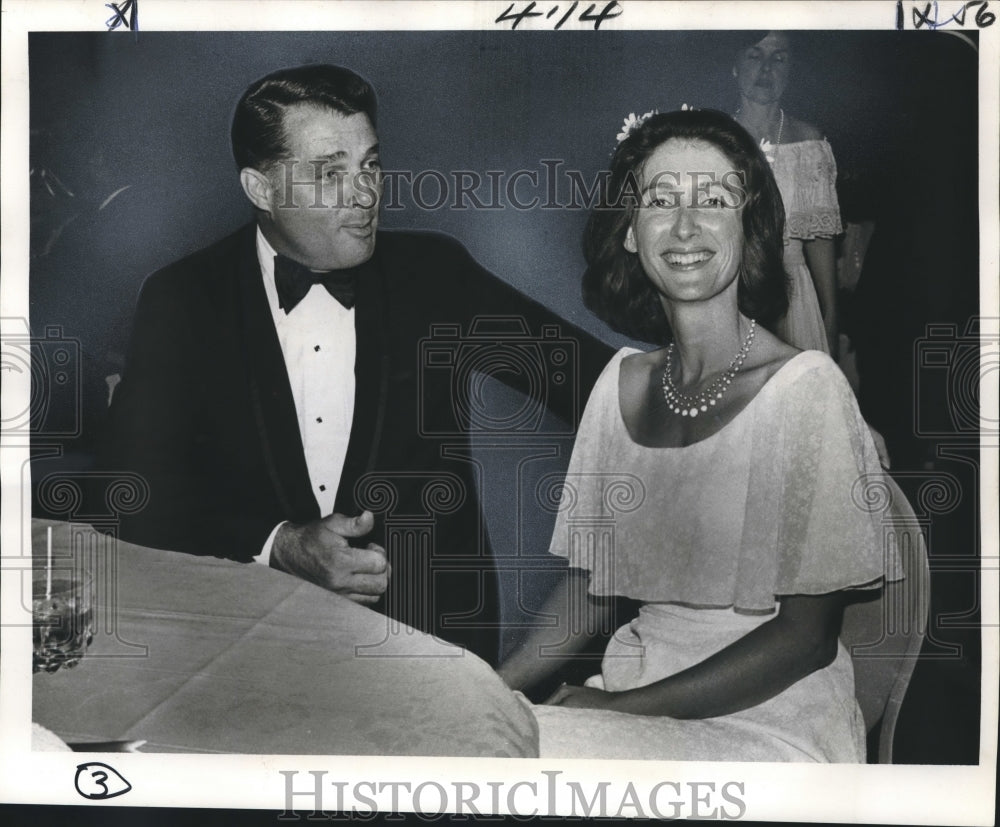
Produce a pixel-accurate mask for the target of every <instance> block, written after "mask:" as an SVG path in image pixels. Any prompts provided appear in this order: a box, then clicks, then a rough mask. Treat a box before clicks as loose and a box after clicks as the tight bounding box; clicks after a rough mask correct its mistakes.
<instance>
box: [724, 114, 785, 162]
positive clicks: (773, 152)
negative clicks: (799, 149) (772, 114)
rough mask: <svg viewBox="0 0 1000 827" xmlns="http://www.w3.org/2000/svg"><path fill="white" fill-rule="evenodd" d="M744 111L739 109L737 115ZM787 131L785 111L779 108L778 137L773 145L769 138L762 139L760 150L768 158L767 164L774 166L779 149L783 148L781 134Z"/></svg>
mask: <svg viewBox="0 0 1000 827" xmlns="http://www.w3.org/2000/svg"><path fill="white" fill-rule="evenodd" d="M742 111H743V108H742V107H739V108H737V110H736V114H737V115H739V114H740V112H742ZM784 131H785V110H784V109H782V108H781V107H778V135H777V137H776V138H775V140H774V143H773V144H772V143H771V142H770V141H769V140H768V139H767V138H761V139H760V149H761V152H763V153H764V157H765V158H767V162H768V163H769V164H770V165H771V166H774V159H775V158H776V157H777V155H778V147H779V146H781V133H782V132H784Z"/></svg>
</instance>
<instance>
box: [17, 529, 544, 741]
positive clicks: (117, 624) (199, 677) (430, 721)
mask: <svg viewBox="0 0 1000 827" xmlns="http://www.w3.org/2000/svg"><path fill="white" fill-rule="evenodd" d="M49 527H51V528H52V529H53V531H52V537H53V540H52V546H53V552H52V553H53V557H54V559H56V560H57V561H58V560H65V559H70V556H71V554H74V553H75V554H76V557H77V559H80V558H81V557H83V558H85V559H86V560H87V564H88V566H89V567H90V568H91V569H92V570H93V574H94V595H95V609H96V610H95V615H94V618H95V624H96V628H95V635H94V640H93V642H92V644H91V646H90V649H89V651H88V653H87V656H86V657H85V658H84V659H83V661H82V662H81V663H80V664H79V665H78V666H76V667H74V668H71V669H66V668H64V669H60V670H59V671H58V672H56V673H54V674H46V673H39V674H36V675H35V676H34V679H33V710H32V718H33V720H34V721H35V722H36V723H38V724H40V725H41V726H43V727H45V728H47V729H49V730H51V731H53V732H54V733H56V734H57V735H58V736H59V737H61V738H62V739H63V740H65V741H67V742H77V743H79V742H88V741H112V740H133V739H136V740H139V739H141V740H144V741H145V742H146V744H145V745H144V746H143V747H142V751H144V752H212V753H260V754H314V755H446V756H487V757H491V756H497V757H532V756H535V755H537V729H536V726H535V723H534V719H533V718H532V716H531V714H530V712H529V711H528V710H527V709H526V708H525V707H524V706H523V705H522V704H521V703H520V702H519V701H518V700H517V698H516V697H515V696H514V694H513V693H511V692H510V691H509V690H508V689H507V688H506V686H505V685H504V684H503V682H502V681H501V680H500V679H499V678H498V677H497V675H496V674H495V673H494V672H493V670H492V669H491V668H490V667H489V666H488V665H487V664H486V663H485V662H483V661H482V660H480V659H479V658H477V657H476V656H475V655H472V654H470V653H468V652H465V651H464V650H461V649H458V648H457V647H454V646H451V645H449V644H446V643H444V642H442V641H440V640H438V639H436V638H433V637H431V636H430V635H427V634H424V633H421V632H417V631H415V630H413V629H411V628H409V627H407V626H403V625H401V624H397V623H395V622H393V621H390V620H389V619H388V618H386V617H385V616H384V615H381V614H379V613H377V612H374V611H372V610H371V609H368V608H366V607H364V606H361V605H359V604H356V603H353V602H351V601H349V600H347V599H346V598H343V597H340V596H338V595H335V594H333V593H330V592H328V591H325V590H323V589H321V588H319V587H317V586H314V585H312V584H310V583H306V582H304V581H302V580H299V579H296V578H294V577H291V576H289V575H286V574H283V573H281V572H278V571H276V570H274V569H270V568H268V567H266V566H262V565H258V564H240V563H234V562H231V561H228V560H223V559H219V558H215V557H194V556H190V555H185V554H179V553H175V552H170V551H162V550H156V549H149V548H143V547H140V546H136V545H131V544H128V543H124V542H121V541H117V540H115V539H114V538H112V537H109V536H107V535H104V534H101V533H98V532H95V531H94V530H93V529H92V528H90V527H89V526H85V525H79V524H69V523H54V522H49V521H42V520H36V521H34V523H33V532H32V533H33V545H34V554H35V556H36V557H38V556H39V555H40V554H41V555H44V554H46V535H47V533H46V529H47V528H49Z"/></svg>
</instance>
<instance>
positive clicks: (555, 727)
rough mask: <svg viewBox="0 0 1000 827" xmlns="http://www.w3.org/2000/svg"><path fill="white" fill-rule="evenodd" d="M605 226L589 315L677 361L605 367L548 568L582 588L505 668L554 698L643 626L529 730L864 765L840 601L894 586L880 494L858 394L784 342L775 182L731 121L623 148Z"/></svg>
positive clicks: (607, 751) (653, 128)
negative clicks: (611, 620)
mask: <svg viewBox="0 0 1000 827" xmlns="http://www.w3.org/2000/svg"><path fill="white" fill-rule="evenodd" d="M608 195H609V203H610V205H611V208H607V207H603V208H602V207H599V208H597V209H595V211H594V212H593V213H592V215H591V219H590V223H589V224H588V228H587V234H586V236H585V251H586V254H587V261H588V270H587V272H586V274H585V276H584V298H585V301H586V302H587V304H588V306H589V307H590V308H591V309H592V310H594V311H595V312H596V313H597V314H598V315H599V316H601V317H602V318H603V319H604V320H605V321H607V322H609V323H610V324H611V325H612V326H613V327H615V328H616V329H618V330H621V331H622V332H625V333H628V334H629V335H631V336H633V337H635V338H639V339H643V340H645V341H651V342H656V343H661V344H667V346H666V347H663V348H660V349H658V350H654V351H651V352H648V353H644V352H640V351H637V350H634V349H631V348H626V349H623V350H622V351H620V352H619V353H618V354H617V355H616V356H615V357H614V358H613V359H612V361H611V362H610V363H609V365H608V367H607V368H606V369H605V371H604V374H603V375H602V377H601V379H600V380H599V381H598V383H597V386H596V387H595V389H594V391H593V393H592V395H591V398H590V400H589V402H588V404H587V409H586V412H585V413H584V416H583V420H582V422H581V425H580V429H579V432H578V436H577V441H576V445H575V447H574V451H573V457H572V460H571V462H570V467H569V471H568V473H567V476H566V482H565V486H564V489H563V496H562V499H561V502H560V507H559V514H558V517H557V521H556V528H555V532H554V534H553V539H552V545H551V548H550V551H551V552H552V553H554V554H557V555H560V556H563V557H566V558H568V563H569V575H568V578H567V587H566V588H565V589H557V590H556V591H555V593H554V594H553V597H552V600H551V602H550V604H549V605H548V607H547V608H546V610H545V612H546V613H549V612H551V614H552V615H553V616H555V617H557V618H559V622H558V624H557V625H553V626H548V627H544V628H538V629H536V630H534V632H533V634H532V635H530V636H529V638H528V640H527V641H526V642H525V644H524V645H523V646H522V647H521V648H520V649H518V650H517V651H516V652H514V653H513V655H512V656H511V657H510V658H509V659H508V660H507V661H506V662H505V663H504V664H503V666H502V667H501V669H500V672H501V675H502V676H503V677H504V679H505V680H506V681H507V682H508V684H509V685H510V686H512V687H514V688H519V689H521V688H523V689H528V688H530V687H531V686H532V685H534V684H537V683H538V682H540V681H541V680H543V679H544V678H545V677H546V676H547V675H549V674H551V673H552V672H553V671H554V670H555V669H557V668H558V667H559V666H560V665H561V664H562V663H563V659H564V657H565V656H567V655H569V654H570V653H572V652H574V651H576V650H577V649H578V648H579V646H580V645H581V644H582V642H583V641H585V640H586V639H587V635H588V630H591V629H595V628H598V627H599V626H600V625H601V623H600V619H601V617H602V616H603V614H604V612H605V611H606V610H607V605H608V602H609V600H610V597H611V596H615V595H619V596H625V597H629V598H632V599H634V600H638V601H640V602H641V603H642V604H643V605H642V608H641V610H640V612H639V615H638V617H636V618H635V619H634V620H633V621H632V622H631V623H630V624H628V625H627V626H625V627H622V628H621V629H619V630H618V632H617V633H616V635H615V637H614V639H613V640H612V642H611V643H610V644H609V645H608V648H607V650H606V652H605V656H604V660H603V664H602V669H601V674H600V675H597V676H594V677H593V678H591V679H589V680H588V681H587V682H586V685H584V686H568V685H563V686H562V687H560V688H559V689H558V690H557V691H556V692H555V694H554V695H552V697H551V698H549V700H548V701H547V702H546V704H545V705H539V706H535V707H533V710H534V713H535V716H536V719H537V721H538V724H539V732H540V748H541V754H542V756H543V757H599V758H658V759H676V760H760V761H775V760H783V761H851V762H853V761H864V759H865V748H864V728H863V725H862V721H861V716H860V712H859V710H858V707H857V703H856V701H855V698H854V680H853V671H852V666H851V660H850V657H849V655H848V653H847V652H846V650H845V649H844V646H843V645H842V644H841V643H840V642H839V638H838V635H839V630H840V624H841V619H842V614H843V607H844V603H845V600H846V599H848V595H849V592H850V591H851V590H853V589H859V588H865V589H868V588H880V587H881V584H882V583H883V582H884V580H885V579H886V578H888V579H897V578H898V564H897V561H896V560H895V558H894V557H892V556H889V557H888V558H885V557H884V549H883V534H882V528H881V525H880V521H879V519H878V517H877V515H873V514H871V513H870V512H868V511H867V510H866V509H865V508H864V507H863V504H862V503H859V502H857V500H856V491H857V483H858V481H859V479H865V478H869V477H870V475H874V476H875V477H878V478H881V475H882V472H881V469H880V466H879V463H878V458H877V454H876V451H875V447H874V445H873V444H872V441H871V438H870V436H869V434H868V429H867V427H866V426H865V424H864V422H863V420H862V418H861V416H860V414H859V413H858V409H857V405H856V403H855V400H854V397H853V395H852V393H851V391H850V388H849V387H848V385H847V382H846V380H845V379H844V377H843V374H842V373H841V372H840V371H839V369H838V368H837V367H836V365H835V364H834V363H833V362H832V361H831V360H830V358H829V357H828V356H827V355H825V354H823V353H819V352H816V351H808V352H802V351H800V350H798V349H796V348H794V347H792V346H790V345H789V344H787V343H786V342H784V341H782V340H781V339H780V338H778V336H776V335H774V334H773V333H772V332H771V331H770V330H768V327H769V326H770V325H771V324H772V323H773V322H774V321H775V320H776V319H778V318H780V317H781V316H782V315H783V313H784V310H785V307H786V301H787V300H786V293H785V285H786V280H785V276H784V272H783V270H782V265H781V251H782V223H783V213H782V209H781V202H780V196H779V194H778V190H777V186H776V184H775V182H774V178H773V176H772V174H771V171H770V168H769V166H768V163H767V161H766V160H765V159H764V156H763V154H762V153H761V151H760V149H759V148H758V146H757V143H756V141H755V140H754V139H753V138H751V137H750V136H749V135H748V134H747V133H746V132H745V131H744V130H743V129H742V128H741V127H740V126H739V125H738V124H736V122H735V121H733V120H732V119H731V118H730V117H729V116H727V115H725V114H723V113H721V112H713V111H708V110H704V111H695V110H691V111H682V112H672V113H667V114H662V115H653V116H652V117H648V118H647V119H646V120H644V121H642V122H640V123H639V124H637V125H633V126H632V127H631V129H630V130H627V131H626V136H625V137H624V139H623V140H622V141H621V143H620V145H619V147H618V149H617V150H616V152H615V155H614V158H613V160H612V165H611V175H610V178H609V192H608Z"/></svg>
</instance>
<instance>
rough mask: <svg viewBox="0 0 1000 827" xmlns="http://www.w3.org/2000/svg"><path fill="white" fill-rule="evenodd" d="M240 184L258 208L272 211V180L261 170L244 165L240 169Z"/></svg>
mask: <svg viewBox="0 0 1000 827" xmlns="http://www.w3.org/2000/svg"><path fill="white" fill-rule="evenodd" d="M240 186H242V187H243V192H244V193H245V194H246V197H247V198H249V199H250V203H251V204H253V205H254V206H255V207H256V208H257V209H258V210H263V211H264V212H267V213H269V212H271V182H270V181H269V180H268V178H267V176H266V175H265V174H264V173H263V172H261V171H260V170H256V169H254V168H253V167H244V168H243V169H241V170H240Z"/></svg>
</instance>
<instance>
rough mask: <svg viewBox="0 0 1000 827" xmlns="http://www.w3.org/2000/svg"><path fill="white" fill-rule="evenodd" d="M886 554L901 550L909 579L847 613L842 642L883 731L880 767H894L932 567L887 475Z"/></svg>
mask: <svg viewBox="0 0 1000 827" xmlns="http://www.w3.org/2000/svg"><path fill="white" fill-rule="evenodd" d="M885 485H886V486H887V489H886V490H887V498H888V499H887V505H886V508H885V511H884V513H883V528H884V531H883V542H884V543H885V546H884V549H885V552H886V554H889V553H891V552H893V551H895V552H896V553H897V554H898V556H899V559H900V561H901V563H902V568H903V575H904V576H903V579H902V580H897V581H895V582H892V583H887V584H886V585H885V586H884V587H883V588H882V589H880V590H877V591H874V592H873V593H872V594H869V595H865V596H861V597H859V599H858V600H856V601H854V602H852V603H851V604H850V605H849V606H848V607H847V608H846V609H845V611H844V624H843V627H842V629H841V634H840V639H841V641H842V642H843V643H844V645H845V646H846V647H847V651H848V652H850V654H851V659H852V661H853V663H854V690H855V695H856V697H857V699H858V705H859V706H860V707H861V712H862V714H863V715H864V719H865V728H866V730H867V731H868V732H869V733H871V732H872V731H873V730H875V729H876V728H878V732H877V743H878V747H877V750H878V752H877V756H878V763H880V764H891V763H892V742H893V736H894V734H895V730H896V719H897V717H898V716H899V709H900V707H901V706H902V703H903V698H904V696H905V695H906V690H907V687H908V686H909V683H910V677H911V676H912V675H913V669H914V667H915V666H916V662H917V657H918V656H919V654H920V648H921V646H922V644H923V640H924V636H925V633H926V630H927V620H928V613H929V611H930V567H929V564H928V560H927V547H926V543H925V541H924V536H923V533H922V532H921V530H920V525H919V523H918V522H917V519H916V517H915V516H914V514H913V511H912V509H911V508H910V506H909V503H908V502H907V501H906V498H905V496H904V495H903V492H902V491H901V490H900V489H899V487H898V486H897V485H896V483H895V482H894V481H892V480H891V479H889V478H888V477H885Z"/></svg>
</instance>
